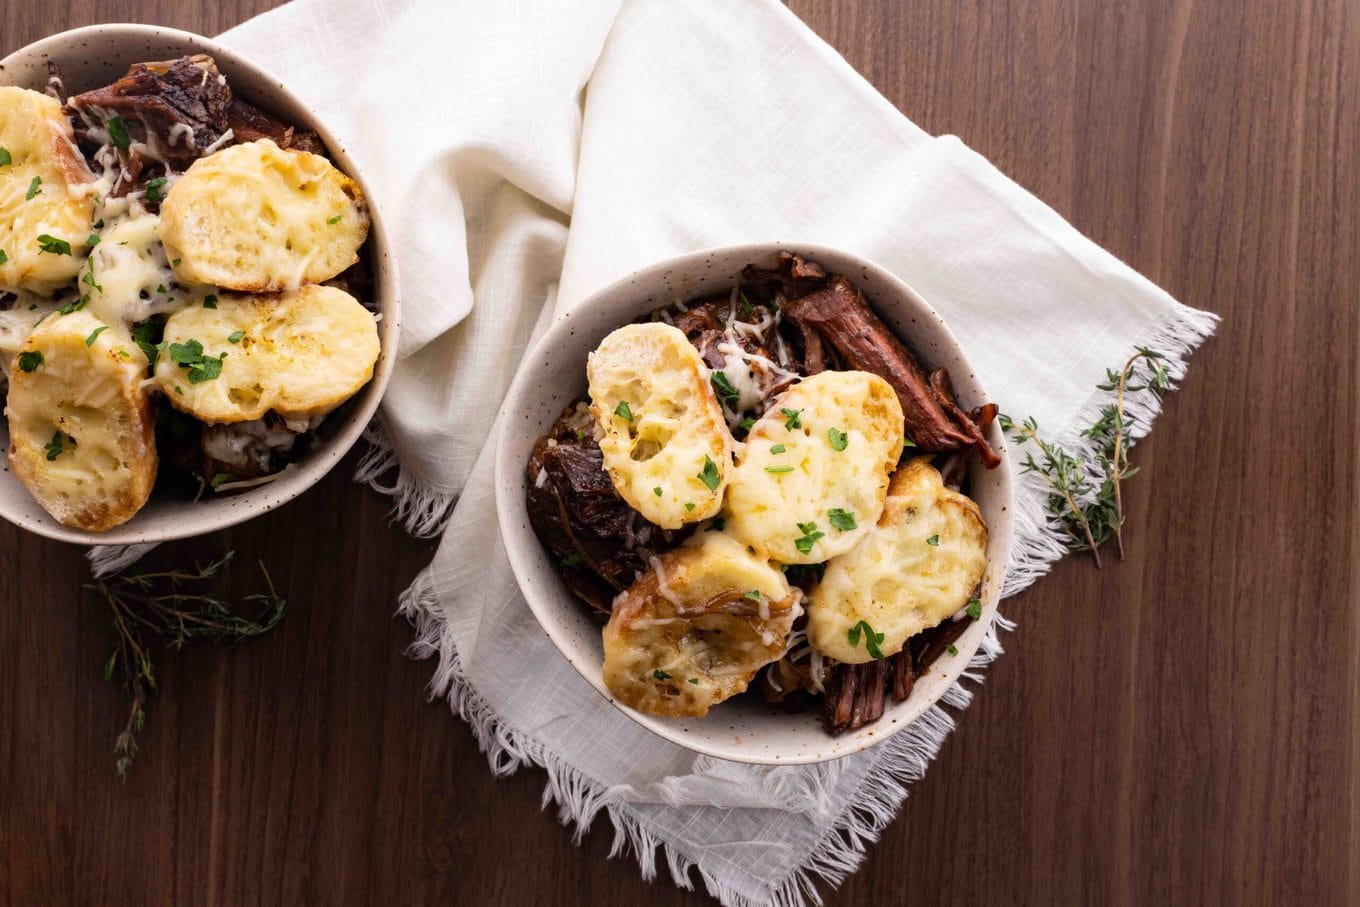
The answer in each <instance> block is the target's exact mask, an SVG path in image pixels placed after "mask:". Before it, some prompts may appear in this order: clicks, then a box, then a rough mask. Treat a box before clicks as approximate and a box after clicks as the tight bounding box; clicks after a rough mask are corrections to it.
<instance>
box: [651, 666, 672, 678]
mask: <svg viewBox="0 0 1360 907" xmlns="http://www.w3.org/2000/svg"><path fill="white" fill-rule="evenodd" d="M652 676H653V677H655V678H656V679H657V680H670V679H671V675H669V674H667V673H666V672H665V671H663V670H661V669H660V668H657V669H656V670H655V671H653V672H652Z"/></svg>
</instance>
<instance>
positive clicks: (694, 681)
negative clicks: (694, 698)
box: [689, 677, 699, 687]
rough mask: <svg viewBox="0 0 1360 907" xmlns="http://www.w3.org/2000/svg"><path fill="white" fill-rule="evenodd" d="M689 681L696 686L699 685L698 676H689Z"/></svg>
mask: <svg viewBox="0 0 1360 907" xmlns="http://www.w3.org/2000/svg"><path fill="white" fill-rule="evenodd" d="M689 682H690V683H692V684H694V685H695V686H696V687H697V686H698V685H699V678H697V677H691V678H690V679H689Z"/></svg>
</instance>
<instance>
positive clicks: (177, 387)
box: [175, 384, 184, 397]
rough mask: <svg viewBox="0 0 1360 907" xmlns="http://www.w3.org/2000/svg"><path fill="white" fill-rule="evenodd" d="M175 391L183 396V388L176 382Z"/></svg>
mask: <svg viewBox="0 0 1360 907" xmlns="http://www.w3.org/2000/svg"><path fill="white" fill-rule="evenodd" d="M175 393H177V394H179V395H180V396H181V397H183V396H184V388H182V387H180V386H179V385H178V384H176V385H175Z"/></svg>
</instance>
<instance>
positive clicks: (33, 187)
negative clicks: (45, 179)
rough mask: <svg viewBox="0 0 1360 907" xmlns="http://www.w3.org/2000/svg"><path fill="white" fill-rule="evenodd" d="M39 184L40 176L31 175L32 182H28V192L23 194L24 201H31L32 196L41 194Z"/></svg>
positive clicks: (40, 184)
mask: <svg viewBox="0 0 1360 907" xmlns="http://www.w3.org/2000/svg"><path fill="white" fill-rule="evenodd" d="M41 186H42V177H41V176H35V177H33V182H31V183H29V184H28V193H27V194H26V195H25V196H24V201H26V202H31V201H33V196H35V195H39V194H41V193H42V189H41V188H40V187H41Z"/></svg>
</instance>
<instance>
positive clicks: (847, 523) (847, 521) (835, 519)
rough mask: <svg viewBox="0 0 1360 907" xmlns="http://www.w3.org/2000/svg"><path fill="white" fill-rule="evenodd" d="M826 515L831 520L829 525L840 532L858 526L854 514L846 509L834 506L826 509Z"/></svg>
mask: <svg viewBox="0 0 1360 907" xmlns="http://www.w3.org/2000/svg"><path fill="white" fill-rule="evenodd" d="M826 515H827V517H828V518H829V519H830V520H831V525H832V526H834V527H836V528H837V529H839V530H840V531H841V532H849V531H850V530H851V529H858V528H859V523H857V522H856V521H855V515H854V514H853V513H851V512H850V511H848V510H842V509H841V508H839V507H834V508H832V509H831V510H828V511H827V512H826Z"/></svg>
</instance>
